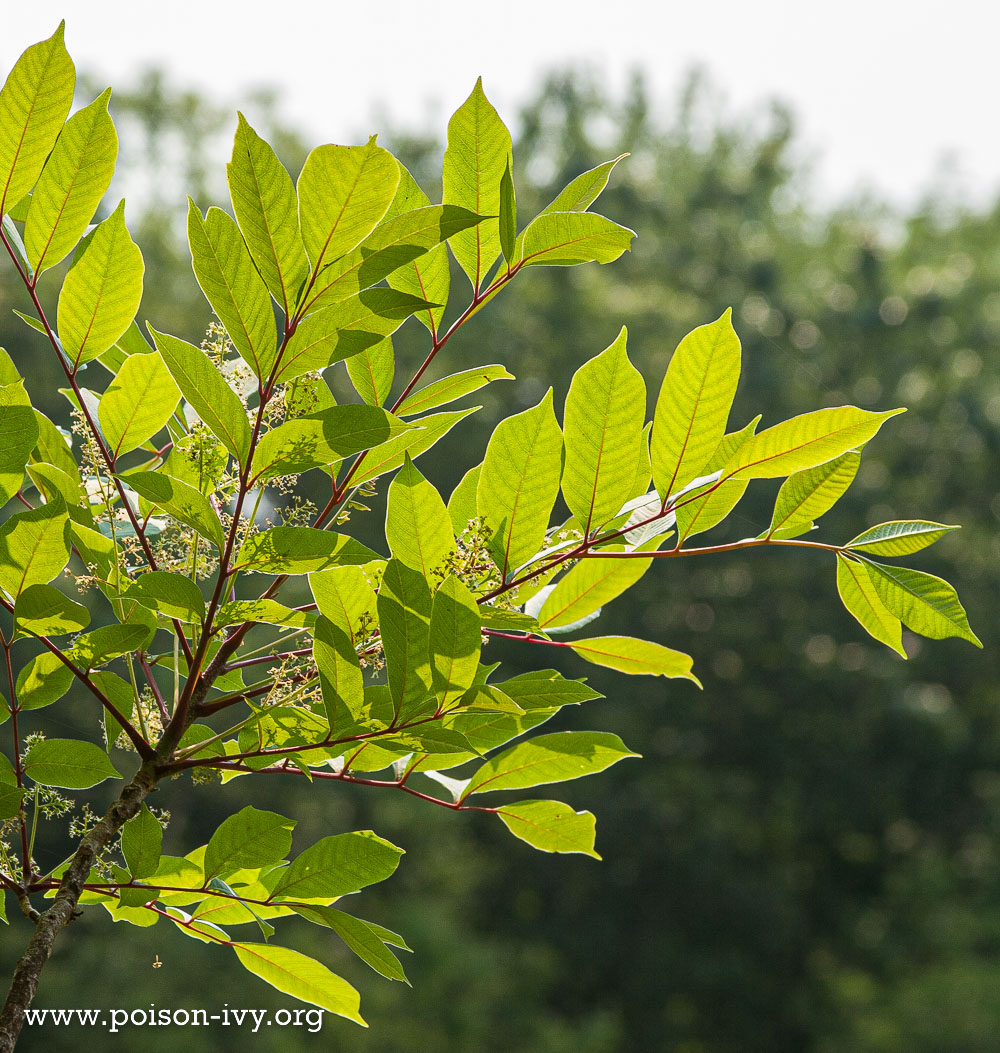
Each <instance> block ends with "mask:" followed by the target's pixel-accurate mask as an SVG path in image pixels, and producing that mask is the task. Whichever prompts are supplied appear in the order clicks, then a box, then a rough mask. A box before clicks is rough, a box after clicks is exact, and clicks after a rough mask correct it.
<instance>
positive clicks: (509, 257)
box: [499, 161, 517, 264]
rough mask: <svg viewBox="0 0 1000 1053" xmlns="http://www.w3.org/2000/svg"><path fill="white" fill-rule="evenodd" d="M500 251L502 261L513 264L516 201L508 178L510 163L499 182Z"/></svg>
mask: <svg viewBox="0 0 1000 1053" xmlns="http://www.w3.org/2000/svg"><path fill="white" fill-rule="evenodd" d="M499 223H500V250H501V252H503V258H504V260H505V261H506V262H507V263H508V264H510V263H513V262H514V245H515V241H516V238H517V199H516V196H515V194H514V180H513V179H511V177H510V162H509V161H508V162H507V167H506V169H505V170H504V173H503V178H502V179H501V180H500V220H499Z"/></svg>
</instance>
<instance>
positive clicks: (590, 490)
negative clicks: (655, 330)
mask: <svg viewBox="0 0 1000 1053" xmlns="http://www.w3.org/2000/svg"><path fill="white" fill-rule="evenodd" d="M627 337H628V333H627V331H626V330H625V329H624V328H622V331H621V332H620V333H619V334H618V337H617V339H616V340H615V342H614V343H613V344H612V345H611V346H610V347H609V348H608V349H607V350H606V351H602V352H601V354H599V355H597V357H596V358H592V359H591V360H590V361H589V362H587V363H585V364H584V365H582V366H581V367H580V368H579V369H578V370H577V371H576V374H575V375H574V377H573V381H572V383H571V384H570V388H569V393H568V394H567V396H566V411H565V416H564V420H563V427H564V430H565V435H566V464H565V467H564V469H563V478H562V492H563V497H564V498H565V499H566V504H567V505H568V506H569V510H570V511H571V512H572V513H573V515H574V516H576V518H577V520H578V522H579V523H580V525H581V527H582V528H583V531H584V533H585V534H587V535H588V536H589V534H590V532H591V530H592V529H593V528H595V527H600V526H602V525H603V524H604V523H606V522H607V521H608V520H609V519H611V518H612V516H614V515H615V513H616V512H617V511H618V509H619V508H620V507H621V505H622V504H623V502H625V501H627V500H628V498H629V496H630V490H631V487H632V483H633V481H634V479H635V466H636V462H637V461H638V460H639V456H640V453H641V452H642V427H643V422H644V420H645V415H646V385H645V384H644V383H643V379H642V376H641V375H640V373H639V371H638V370H637V369H636V368H635V367H634V366H633V365H632V363H631V362H630V361H629V359H628V354H627V353H626V350H625V342H626V339H627Z"/></svg>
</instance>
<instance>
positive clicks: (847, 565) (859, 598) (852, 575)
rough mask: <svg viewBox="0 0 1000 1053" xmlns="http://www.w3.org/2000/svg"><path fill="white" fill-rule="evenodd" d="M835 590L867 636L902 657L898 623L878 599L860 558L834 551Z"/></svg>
mask: <svg viewBox="0 0 1000 1053" xmlns="http://www.w3.org/2000/svg"><path fill="white" fill-rule="evenodd" d="M837 592H838V593H839V594H840V598H841V600H842V601H843V604H844V606H845V607H846V608H847V610H848V612H849V613H850V614H851V615H853V616H854V617H855V618H856V619H857V620H858V622H860V624H861V627H862V628H863V629H864V630H865V632H867V633H868V635H869V636H872V637H874V639H876V640H878V641H879V643H884V644H885V645H886V647H891V648H892V649H893V650H894V651H895V652H896V653H897V654H900V655H902V656H903V658H905V657H906V651H904V650H903V642H902V640H903V628H902V625H901V623H900V621H899V619H898V618H897V617H896V616H895V615H894V614H891V613H890V612H889V611H888V610H886V607H885V604H884V603H883V602H882V601H881V599H879V594H878V590H877V589H876V588H875V583H874V582H873V581H872V579H871V578H870V577H869V575H868V569H867V567H866V566H865V564H864V563H862V562H861V561H860V560H856V559H848V558H847V557H846V556H844V555H842V554H841V553H840V552H838V553H837Z"/></svg>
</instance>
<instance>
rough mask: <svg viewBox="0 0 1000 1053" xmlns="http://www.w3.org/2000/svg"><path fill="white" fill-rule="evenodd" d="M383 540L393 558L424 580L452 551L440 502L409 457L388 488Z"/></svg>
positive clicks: (443, 508)
mask: <svg viewBox="0 0 1000 1053" xmlns="http://www.w3.org/2000/svg"><path fill="white" fill-rule="evenodd" d="M385 536H386V540H387V541H388V542H389V549H390V550H391V552H392V554H393V556H394V557H395V558H396V559H399V560H401V561H402V562H403V563H405V564H406V565H407V566H408V567H413V569H414V570H419V571H420V573H421V574H422V575H423V576H424V577H425V578H428V579H429V578H430V576H431V571H433V570H436V569H438V568H439V567H441V566H442V564H443V563H444V562H445V560H446V559H447V558H448V556H449V555H450V554H451V553H452V552H454V551H455V537H454V535H453V534H452V532H451V520H450V519H449V518H448V510H447V509H446V508H445V506H444V501H443V500H442V499H441V495H440V494H439V493H438V492H437V490H435V489H434V487H433V486H431V484H430V483H429V482H428V481H427V480H426V479H425V478H424V477H423V475H421V474H420V472H419V470H418V469H417V468H415V467H414V465H413V462H412V461H411V460H410V458H409V456H407V457H406V460H405V462H404V464H403V467H402V468H401V469H400V471H399V473H398V474H397V475H396V477H395V479H393V481H392V483H390V485H389V496H388V500H387V505H386V517H385Z"/></svg>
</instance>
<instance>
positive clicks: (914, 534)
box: [847, 519, 960, 556]
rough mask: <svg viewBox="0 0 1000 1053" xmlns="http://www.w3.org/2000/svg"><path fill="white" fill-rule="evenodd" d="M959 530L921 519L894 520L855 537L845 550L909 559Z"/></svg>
mask: <svg viewBox="0 0 1000 1053" xmlns="http://www.w3.org/2000/svg"><path fill="white" fill-rule="evenodd" d="M959 529H960V527H957V526H949V525H947V524H946V523H932V522H928V521H927V520H924V519H903V520H894V521H893V522H891V523H879V525H878V526H873V527H869V529H868V530H865V531H863V532H862V533H860V534H858V536H857V537H856V538H854V539H853V540H852V541H848V542H847V547H848V548H852V549H854V550H855V551H858V552H867V553H870V554H871V555H873V556H908V555H909V554H910V553H911V552H919V551H920V550H921V549H922V548H927V546H928V545H933V544H934V542H935V541H937V540H938V539H939V538H942V537H944V535H945V534H947V533H949V531H952V530H959Z"/></svg>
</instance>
